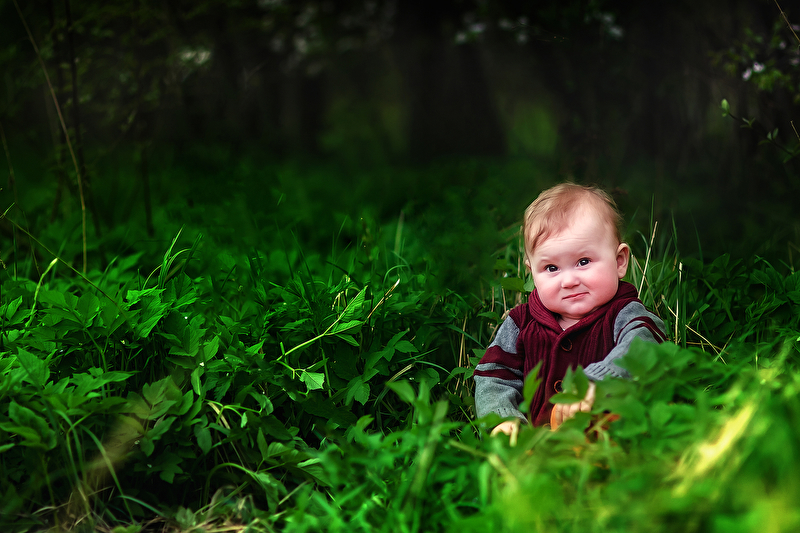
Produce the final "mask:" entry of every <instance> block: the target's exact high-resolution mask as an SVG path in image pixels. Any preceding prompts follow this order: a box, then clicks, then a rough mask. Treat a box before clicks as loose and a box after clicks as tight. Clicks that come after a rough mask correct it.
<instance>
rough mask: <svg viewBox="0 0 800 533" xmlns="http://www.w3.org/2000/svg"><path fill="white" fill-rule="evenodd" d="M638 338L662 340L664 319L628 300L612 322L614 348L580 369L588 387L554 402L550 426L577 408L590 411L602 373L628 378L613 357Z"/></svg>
mask: <svg viewBox="0 0 800 533" xmlns="http://www.w3.org/2000/svg"><path fill="white" fill-rule="evenodd" d="M637 337H638V338H640V339H643V340H645V341H648V342H655V343H660V342H662V341H664V340H666V336H665V335H664V322H662V321H661V319H660V318H658V317H657V316H656V315H654V314H653V313H651V312H649V311H648V310H647V309H645V307H644V305H642V304H641V303H639V302H631V303H630V304H628V305H626V306H625V307H623V308H622V310H621V311H620V312H619V314H618V315H617V318H616V320H615V321H614V339H615V340H616V342H615V345H614V348H612V349H611V351H610V352H609V353H608V355H607V356H606V357H605V358H604V359H603V360H602V361H598V362H597V363H592V364H590V365H588V366H587V367H586V368H585V369H584V372H585V373H586V377H588V378H589V379H590V380H591V381H590V382H589V390H588V391H587V392H586V397H585V398H584V399H583V401H580V402H576V403H568V404H556V405H554V406H553V413H552V415H551V417H550V423H551V426H552V427H553V428H554V429H555V428H557V427H558V426H559V425H561V423H562V422H564V421H565V420H568V419H570V418H572V417H573V416H575V415H576V414H577V413H578V412H579V411H583V412H589V411H591V410H592V405H593V404H594V398H595V384H594V382H595V381H599V380H601V379H603V378H604V377H606V376H609V375H610V376H614V377H621V378H629V377H631V376H630V374H629V373H628V371H627V370H625V369H624V368H622V367H620V366H617V364H616V362H615V361H616V360H617V359H619V358H620V357H622V356H624V355H625V354H627V353H628V350H629V349H630V347H631V343H632V342H633V339H635V338H637Z"/></svg>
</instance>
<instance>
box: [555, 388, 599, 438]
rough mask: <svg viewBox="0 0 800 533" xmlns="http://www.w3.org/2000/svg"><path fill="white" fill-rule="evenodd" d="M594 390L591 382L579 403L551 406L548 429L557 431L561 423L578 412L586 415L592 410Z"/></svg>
mask: <svg viewBox="0 0 800 533" xmlns="http://www.w3.org/2000/svg"><path fill="white" fill-rule="evenodd" d="M594 389H595V385H594V382H593V381H590V382H589V388H588V389H587V390H586V396H585V397H584V398H583V400H582V401H580V402H575V403H558V404H556V405H554V406H553V414H552V415H551V416H550V428H551V429H557V428H558V426H560V425H561V424H562V423H563V422H565V421H567V420H569V419H570V418H572V417H573V416H575V415H576V414H577V413H578V412H579V411H582V412H584V413H588V412H589V411H591V410H592V405H593V404H594Z"/></svg>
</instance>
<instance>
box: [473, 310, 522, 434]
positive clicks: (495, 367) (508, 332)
mask: <svg viewBox="0 0 800 533" xmlns="http://www.w3.org/2000/svg"><path fill="white" fill-rule="evenodd" d="M518 337H519V327H517V324H516V323H515V322H514V320H512V319H511V317H508V318H506V319H505V321H503V323H502V324H501V325H500V329H498V330H497V335H496V336H495V338H494V341H492V343H491V344H490V345H489V348H487V349H486V353H485V354H484V355H483V357H482V358H481V360H480V362H479V363H478V366H477V367H476V368H475V374H474V377H475V410H476V412H477V415H478V418H480V417H482V416H483V415H485V414H488V413H497V414H498V415H500V416H502V417H514V418H516V419H518V422H516V423H517V424H519V422H525V421H526V418H525V415H524V414H523V413H522V412H521V411H520V410H519V404H520V403H521V402H522V379H523V372H522V364H523V360H522V357H521V356H520V355H519V354H517V338H518ZM500 426H502V428H501V427H500ZM500 426H498V428H496V429H498V430H499V431H502V432H503V433H509V434H510V432H511V431H512V427H511V426H512V422H504V423H503V424H501V425H500Z"/></svg>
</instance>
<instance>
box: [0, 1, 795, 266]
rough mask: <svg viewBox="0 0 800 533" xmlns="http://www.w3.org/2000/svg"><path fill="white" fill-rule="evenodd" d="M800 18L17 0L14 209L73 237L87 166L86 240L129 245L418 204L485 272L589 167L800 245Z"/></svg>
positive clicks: (724, 4)
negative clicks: (541, 200)
mask: <svg viewBox="0 0 800 533" xmlns="http://www.w3.org/2000/svg"><path fill="white" fill-rule="evenodd" d="M781 8H782V9H783V11H784V14H785V19H784V17H783V16H782V14H781ZM791 23H794V24H795V26H794V31H797V29H798V26H796V25H797V24H800V11H798V10H797V8H796V5H791V3H789V2H786V4H785V5H780V6H779V5H778V3H776V2H775V1H774V0H734V1H719V0H714V1H703V2H692V1H688V0H679V1H670V2H666V1H648V2H633V1H622V0H607V1H602V0H579V1H561V0H559V1H543V2H518V1H510V0H509V1H493V2H492V1H457V0H451V1H441V2H429V3H417V2H400V1H392V0H375V1H339V2H333V1H306V2H288V1H281V0H257V1H249V2H248V1H214V0H211V1H200V2H181V1H166V2H152V1H114V2H97V1H94V0H89V1H87V0H31V1H24V0H16V1H15V0H0V73H1V74H2V88H0V126H2V130H1V131H2V137H3V147H4V158H5V159H6V162H7V165H3V170H2V172H3V173H4V174H7V175H8V179H7V180H3V185H2V191H0V197H1V198H2V209H3V210H6V209H7V208H9V207H10V206H11V205H12V203H13V204H14V208H13V209H12V210H11V211H9V216H10V217H12V218H14V219H15V220H16V221H17V222H21V221H23V220H24V223H25V224H26V225H27V226H26V227H28V228H29V229H30V231H31V232H32V233H33V234H34V235H38V236H40V237H41V238H43V239H45V240H46V239H47V238H48V237H52V241H48V242H52V243H55V244H53V245H54V246H56V247H57V246H58V244H57V243H58V242H59V241H60V240H63V238H64V237H63V236H64V235H65V234H69V232H72V233H71V234H72V235H73V237H74V235H76V234H77V232H78V231H79V229H78V228H79V225H80V224H79V222H78V217H79V213H80V209H81V208H80V195H81V192H80V191H81V189H83V190H84V191H85V194H84V196H85V204H86V212H87V213H88V215H87V216H88V220H89V222H88V224H87V225H88V232H89V239H88V240H89V241H90V243H91V242H95V243H98V242H99V243H103V242H105V243H106V245H108V246H111V245H109V244H108V243H109V240H111V241H113V238H112V237H109V235H117V237H118V238H117V241H114V242H116V244H115V245H116V246H118V247H119V246H123V244H121V243H122V242H123V241H125V240H126V239H127V240H130V239H135V238H141V239H147V238H148V236H149V237H150V238H152V236H153V235H155V234H156V233H157V230H158V229H159V226H164V225H167V224H169V221H175V220H178V219H180V221H181V223H185V222H187V221H189V222H190V223H191V222H192V221H194V222H195V223H200V221H201V220H202V221H204V222H205V223H208V224H216V225H217V226H219V227H227V228H229V229H228V231H229V233H230V234H235V233H244V234H246V235H250V234H252V235H253V237H252V238H253V240H255V241H257V240H258V232H257V231H255V232H251V233H248V232H247V231H245V230H246V229H247V228H250V229H252V228H253V227H258V228H260V230H264V227H265V224H266V226H269V225H270V224H272V225H274V224H277V225H278V226H286V227H288V226H291V227H292V228H293V229H294V231H296V233H297V235H298V236H299V239H300V240H301V241H303V240H306V241H313V240H314V239H315V238H316V237H315V236H316V235H319V234H324V233H325V232H319V231H318V229H319V228H320V227H330V231H329V233H333V232H335V231H336V229H337V228H338V227H339V226H341V225H342V224H343V222H342V221H343V220H350V221H353V220H355V221H358V220H362V224H365V222H363V220H364V217H365V216H368V218H369V219H370V220H375V221H377V223H378V224H380V223H384V222H387V221H392V220H394V221H397V220H398V219H399V220H400V223H401V224H402V223H403V222H404V223H405V224H406V227H407V228H410V229H413V228H416V231H417V232H418V234H419V235H420V236H421V237H422V238H423V240H424V241H425V242H427V243H429V245H430V246H431V247H432V248H435V249H438V250H443V249H444V250H446V249H456V248H458V249H461V252H459V253H460V254H461V255H458V254H456V255H455V256H451V257H449V260H451V261H452V262H454V263H456V262H461V261H462V256H465V259H464V261H463V263H464V264H465V265H470V266H472V267H474V268H477V269H479V270H480V269H482V268H485V265H486V264H489V265H490V264H491V263H486V261H485V260H484V259H482V258H484V257H488V254H490V253H491V252H492V251H493V250H492V249H491V247H492V246H494V245H495V243H496V242H497V241H498V239H497V229H504V228H509V227H513V225H514V224H515V223H516V221H517V219H518V218H519V214H520V213H521V211H522V209H523V208H524V206H525V205H526V204H527V203H529V202H530V201H531V200H532V199H533V198H534V197H535V196H536V194H538V192H539V190H541V189H542V188H543V187H546V186H548V185H550V184H552V183H555V182H558V181H563V180H573V181H578V182H582V183H598V184H600V185H602V186H604V187H607V188H609V189H610V190H612V191H614V194H615V196H616V197H617V199H618V201H619V203H620V205H621V207H622V209H623V211H624V213H625V216H626V219H627V220H628V221H629V224H630V226H631V228H632V229H631V231H634V232H635V231H641V232H643V233H645V234H649V231H650V228H651V226H652V223H653V221H656V220H657V221H660V223H661V224H662V227H663V228H670V229H669V230H668V232H670V233H671V232H672V231H675V232H676V233H677V236H678V243H679V246H680V247H681V250H682V252H683V253H684V254H694V253H698V254H700V253H705V254H719V253H726V252H731V253H734V254H747V255H752V254H758V255H763V256H768V257H772V258H774V259H778V260H780V261H785V262H790V263H791V261H792V259H791V257H792V254H793V253H795V255H796V252H797V249H796V243H797V242H798V237H800V225H798V222H799V221H798V217H797V212H798V207H799V206H798V203H799V202H798V192H800V179H798V164H799V162H800V159H798V158H796V157H793V156H794V155H796V154H797V146H798V137H797V135H796V132H795V131H794V130H793V123H792V121H795V123H794V124H796V119H797V118H798V117H800V113H799V111H800V93H799V92H798V80H800V74H799V73H800V65H799V63H800V55H799V54H798V45H799V44H800V42H798V41H797V40H796V36H795V35H794V32H793V30H792V26H791ZM31 41H33V42H35V45H36V47H37V48H38V55H37V51H36V50H35V49H34V46H33V45H32V42H31ZM44 71H46V72H47V76H48V78H49V81H47V80H46V79H45V75H44ZM51 89H52V92H51ZM53 96H55V98H56V99H57V101H58V104H59V108H58V109H57V108H56V106H55V105H54V99H53ZM723 99H725V100H726V102H727V103H728V106H729V116H723V115H725V114H726V113H725V112H724V111H723V109H721V102H722V101H723ZM59 113H61V114H62V116H63V120H64V126H65V127H66V133H67V134H68V135H69V140H70V143H69V144H71V146H72V148H73V153H74V161H73V157H72V155H71V154H70V150H69V146H68V144H67V142H66V141H67V137H66V135H65V130H64V128H62V126H61V125H60V121H59ZM730 115H732V116H730ZM78 175H80V181H79V179H78ZM209 203H211V204H213V203H216V204H218V206H219V208H220V209H219V212H212V211H211V210H210V208H206V210H205V211H197V206H198V205H200V204H203V205H208V204H209ZM279 203H288V204H289V205H290V206H291V209H293V212H294V213H295V217H294V219H293V220H286V219H282V220H271V221H270V220H269V216H270V215H269V213H270V212H271V211H272V209H273V207H274V206H275V205H277V204H279ZM282 216H285V215H282ZM259 217H262V218H259ZM265 220H266V221H268V222H266V223H265V222H264V221H265ZM352 224H355V225H357V224H358V222H352ZM121 227H123V228H124V231H123V230H121V229H120V228H121ZM2 228H3V229H2V230H3V235H4V236H5V237H9V238H11V237H12V236H13V235H12V233H13V228H12V227H11V225H10V224H5V225H4V226H2ZM65 228H66V229H65ZM444 228H447V230H448V231H450V230H453V231H450V233H453V232H455V233H458V232H460V233H461V234H462V237H461V238H457V237H447V238H445V237H443V236H442V235H443V229H444ZM267 230H268V228H267ZM123 233H124V237H122V236H121V235H122V234H123ZM486 235H489V236H486ZM482 236H484V237H485V238H484V239H483V240H481V239H482ZM103 239H105V241H104V240H103ZM73 240H75V239H74V238H73ZM328 242H329V240H326V241H320V242H308V243H307V244H308V245H309V246H312V247H313V246H321V247H324V246H327V244H326V243H328ZM487 243H489V244H487ZM97 246H99V245H97ZM485 247H488V248H489V249H484V248H485ZM162 248H163V246H162ZM4 249H5V246H4ZM95 252H97V250H95V249H93V250H90V253H95ZM97 253H99V252H97ZM432 253H440V252H432ZM446 259H447V258H446ZM453 268H454V269H460V268H461V266H454V267H453ZM469 272H472V273H474V269H473V270H472V271H469ZM470 275H471V274H470Z"/></svg>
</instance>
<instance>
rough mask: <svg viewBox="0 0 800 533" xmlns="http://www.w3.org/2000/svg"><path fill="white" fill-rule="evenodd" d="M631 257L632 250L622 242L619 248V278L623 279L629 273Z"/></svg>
mask: <svg viewBox="0 0 800 533" xmlns="http://www.w3.org/2000/svg"><path fill="white" fill-rule="evenodd" d="M630 257H631V248H630V246H628V245H627V244H626V243H624V242H621V243H620V244H619V246H618V247H617V277H618V278H619V279H622V278H624V277H625V274H626V273H627V272H628V260H629V259H630Z"/></svg>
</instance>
